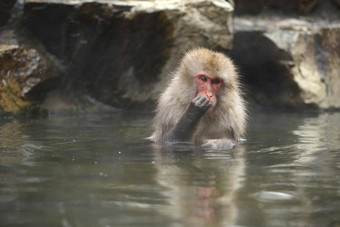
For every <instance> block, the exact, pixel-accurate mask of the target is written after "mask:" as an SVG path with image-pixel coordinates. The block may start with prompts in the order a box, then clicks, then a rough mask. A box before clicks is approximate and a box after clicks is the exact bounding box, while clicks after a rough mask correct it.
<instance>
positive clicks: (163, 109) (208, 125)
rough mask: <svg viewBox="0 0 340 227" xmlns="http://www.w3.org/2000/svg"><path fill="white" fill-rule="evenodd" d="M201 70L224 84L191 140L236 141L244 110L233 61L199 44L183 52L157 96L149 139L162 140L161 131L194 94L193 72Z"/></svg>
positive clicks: (241, 132)
mask: <svg viewBox="0 0 340 227" xmlns="http://www.w3.org/2000/svg"><path fill="white" fill-rule="evenodd" d="M200 71H205V72H207V73H209V74H211V75H215V76H218V77H220V78H221V79H223V85H222V87H221V88H220V90H219V91H218V93H217V103H216V105H215V106H214V107H210V108H209V109H208V110H207V112H206V113H205V115H204V116H203V117H202V119H201V120H200V122H199V123H198V125H197V127H196V130H195V133H194V135H193V138H192V140H191V141H190V142H192V143H195V144H201V143H202V141H204V140H209V139H224V140H232V141H237V140H238V139H239V138H240V137H241V136H242V135H244V133H245V126H246V111H245V104H244V100H243V98H242V96H241V95H240V93H241V91H240V85H239V82H238V77H239V76H238V74H237V72H236V70H235V67H234V64H233V63H232V61H231V60H230V59H229V58H227V57H226V56H224V55H223V54H221V53H217V52H213V51H210V50H208V49H205V48H199V49H194V50H191V51H190V52H188V53H186V55H185V56H184V58H183V59H182V61H181V64H180V66H179V67H178V69H177V71H176V72H175V73H174V75H173V78H172V79H171V81H170V83H169V85H168V87H167V88H166V90H165V91H164V92H163V93H162V95H161V96H160V98H159V100H158V105H157V109H156V116H155V119H154V129H155V131H154V133H153V134H152V136H151V137H150V139H151V140H153V141H154V142H156V143H164V142H165V141H163V136H164V134H165V133H167V132H168V131H169V130H170V129H171V128H172V127H173V126H174V125H176V123H177V122H178V121H179V119H180V118H181V116H182V115H183V114H184V112H185V111H186V110H187V108H188V106H189V105H190V103H191V101H192V100H193V99H194V98H195V96H196V94H197V86H196V83H195V76H196V74H197V73H198V72H200Z"/></svg>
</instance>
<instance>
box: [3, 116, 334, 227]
mask: <svg viewBox="0 0 340 227" xmlns="http://www.w3.org/2000/svg"><path fill="white" fill-rule="evenodd" d="M151 121H152V115H149V114H136V113H112V114H96V115H95V114H89V115H81V116H80V115H79V116H78V115H77V116H54V117H49V118H38V119H25V120H8V121H4V122H0V185H1V187H0V223H1V225H4V226H10V225H15V226H20V225H23V226H177V225H178V226H235V225H237V226H339V224H340V220H339V216H338V214H339V213H340V196H339V190H340V183H339V182H340V181H339V173H340V172H339V170H340V164H339V163H340V142H339V141H340V129H339V128H340V113H325V114H319V115H302V114H291V113H290V114H277V113H270V114H264V113H258V114H255V115H253V116H252V120H251V121H250V122H249V127H248V134H247V141H246V142H245V143H244V144H242V145H239V146H237V147H236V148H234V149H231V150H205V149H201V148H200V147H192V146H189V145H183V146H158V145H155V144H152V143H150V142H148V141H146V140H144V139H142V138H145V137H147V136H148V135H150V134H151V129H150V124H151Z"/></svg>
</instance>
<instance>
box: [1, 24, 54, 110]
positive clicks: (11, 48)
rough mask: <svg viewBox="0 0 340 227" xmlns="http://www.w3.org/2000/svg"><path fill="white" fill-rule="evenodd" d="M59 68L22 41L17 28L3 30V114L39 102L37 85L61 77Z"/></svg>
mask: <svg viewBox="0 0 340 227" xmlns="http://www.w3.org/2000/svg"><path fill="white" fill-rule="evenodd" d="M58 72H59V68H58V67H57V66H56V65H55V64H54V63H53V62H52V61H51V60H50V59H49V58H48V57H47V56H45V55H43V54H42V53H41V52H39V51H38V50H37V49H34V48H31V47H29V46H26V45H22V44H20V43H19V41H18V39H17V37H16V35H15V34H14V31H13V30H3V31H1V32H0V113H1V112H10V113H17V112H20V111H22V110H24V109H25V108H29V107H32V106H33V105H34V104H36V103H37V102H38V101H39V98H35V99H33V98H32V97H33V96H35V97H36V96H40V95H41V94H40V93H39V94H36V93H35V92H34V88H36V87H37V85H40V90H39V92H42V90H41V89H42V85H41V84H43V83H44V82H45V81H47V80H48V79H51V78H54V77H57V76H58Z"/></svg>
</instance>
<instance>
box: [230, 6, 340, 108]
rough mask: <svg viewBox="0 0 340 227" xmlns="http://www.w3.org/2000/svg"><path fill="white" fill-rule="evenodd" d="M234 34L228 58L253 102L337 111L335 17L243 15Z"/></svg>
mask: <svg viewBox="0 0 340 227" xmlns="http://www.w3.org/2000/svg"><path fill="white" fill-rule="evenodd" d="M328 12H329V11H328ZM329 16H330V17H331V16H332V15H329ZM333 18H334V17H333ZM335 18H336V17H335ZM235 31H236V33H235V37H234V48H233V50H232V55H233V56H234V58H235V60H236V62H237V63H239V65H240V68H241V72H242V73H243V74H244V78H245V81H246V83H247V84H248V85H249V86H250V87H251V88H252V92H251V95H250V97H253V98H254V100H255V102H258V103H261V104H262V105H264V106H271V105H274V106H275V105H279V106H282V105H283V106H298V107H301V106H311V107H317V108H322V109H328V108H340V98H339V97H340V74H339V72H340V20H339V19H335V20H334V21H333V20H332V21H328V20H327V19H325V18H315V17H313V18H301V19H293V18H287V17H283V16H276V17H274V16H272V15H270V16H267V17H266V16H263V15H262V17H261V19H259V18H254V17H246V16H245V17H238V18H236V19H235Z"/></svg>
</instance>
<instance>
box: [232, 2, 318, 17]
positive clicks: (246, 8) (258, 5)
mask: <svg viewBox="0 0 340 227" xmlns="http://www.w3.org/2000/svg"><path fill="white" fill-rule="evenodd" d="M318 3H319V1H318V0H235V4H236V7H235V11H236V13H237V14H259V13H261V12H262V11H263V10H264V9H279V10H282V11H285V13H287V14H292V13H303V14H306V13H310V12H311V11H313V10H314V9H315V8H316V7H317V6H318Z"/></svg>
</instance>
